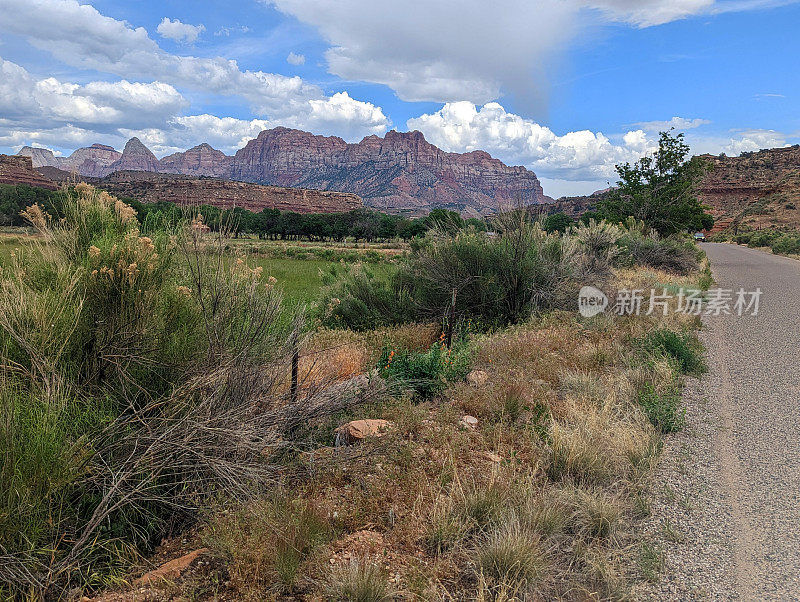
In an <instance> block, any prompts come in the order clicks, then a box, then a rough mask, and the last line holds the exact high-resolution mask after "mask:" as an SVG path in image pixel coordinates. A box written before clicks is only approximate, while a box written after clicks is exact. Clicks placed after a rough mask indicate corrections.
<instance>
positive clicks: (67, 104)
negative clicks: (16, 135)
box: [0, 57, 188, 130]
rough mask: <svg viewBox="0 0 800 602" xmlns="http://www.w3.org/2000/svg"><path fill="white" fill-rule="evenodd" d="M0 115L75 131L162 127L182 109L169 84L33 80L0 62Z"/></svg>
mask: <svg viewBox="0 0 800 602" xmlns="http://www.w3.org/2000/svg"><path fill="white" fill-rule="evenodd" d="M0 74H2V78H0V114H2V115H3V117H5V119H6V121H7V122H11V123H15V124H17V125H19V126H25V125H39V126H40V127H47V126H59V125H62V124H71V125H74V126H78V127H86V126H94V127H96V128H98V129H101V130H102V129H104V128H106V127H109V126H110V127H119V126H121V125H127V126H128V127H147V126H150V125H154V124H159V123H162V122H163V121H164V120H165V119H167V118H169V117H171V116H173V115H175V114H176V113H177V112H178V111H180V110H182V109H183V108H185V107H186V106H188V102H187V101H186V100H185V99H184V98H183V96H181V94H180V93H179V92H178V91H177V90H176V89H175V88H173V87H172V86H170V85H169V84H164V83H161V82H153V83H150V84H143V83H131V82H128V81H126V80H121V81H117V82H101V81H98V82H89V83H87V84H83V85H80V84H73V83H69V82H62V81H59V80H57V79H56V78H54V77H48V78H45V79H41V80H37V79H36V78H35V77H33V76H32V75H31V74H30V73H28V72H27V71H26V70H25V69H24V68H22V67H21V66H19V65H17V64H15V63H12V62H10V61H6V60H4V59H3V58H2V57H0Z"/></svg>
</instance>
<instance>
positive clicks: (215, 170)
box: [22, 127, 550, 217]
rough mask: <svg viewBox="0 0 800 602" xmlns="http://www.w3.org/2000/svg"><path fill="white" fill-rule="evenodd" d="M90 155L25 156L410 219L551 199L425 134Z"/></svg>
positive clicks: (279, 135)
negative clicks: (338, 197)
mask: <svg viewBox="0 0 800 602" xmlns="http://www.w3.org/2000/svg"><path fill="white" fill-rule="evenodd" d="M99 146H100V145H94V146H93V147H89V148H90V149H98V148H99ZM104 148H106V149H107V148H108V147H104ZM85 150H87V149H79V150H78V151H75V153H73V154H72V155H71V156H70V157H68V158H67V159H62V158H59V157H54V156H53V155H52V153H49V151H46V152H44V151H42V149H30V148H28V147H26V149H23V151H22V152H23V153H28V154H30V155H31V156H34V155H35V159H36V163H35V165H36V166H37V167H40V166H44V165H50V166H53V167H58V168H59V169H64V170H65V171H72V170H77V171H78V172H79V173H80V174H82V175H84V176H93V177H101V176H105V175H107V174H109V173H112V172H115V171H124V170H128V171H130V170H134V171H145V172H162V173H173V174H182V175H190V176H210V177H216V178H224V179H231V180H237V181H242V182H251V183H255V184H264V185H271V186H280V187H301V188H312V189H317V190H328V191H337V192H347V193H352V194H355V195H358V196H360V197H361V198H363V199H364V201H365V203H366V204H367V205H369V206H371V207H376V208H378V209H381V210H383V211H389V212H394V213H406V214H410V215H419V214H423V213H425V212H427V211H429V210H430V209H431V208H433V207H445V208H448V209H452V210H455V211H459V212H461V213H462V214H463V215H464V216H466V217H469V216H478V215H486V214H489V213H493V212H495V211H497V210H498V208H501V207H504V206H510V205H513V204H517V203H523V204H534V203H544V202H548V201H549V200H550V199H548V198H547V197H545V196H544V193H543V191H542V187H541V185H540V183H539V180H538V179H537V178H536V175H535V174H534V173H533V172H531V171H529V170H527V169H525V168H524V167H509V166H507V165H505V164H504V163H502V162H501V161H499V160H497V159H493V158H492V157H491V156H490V155H489V154H487V153H485V152H483V151H473V152H470V153H464V154H458V153H447V152H445V151H443V150H441V149H439V148H437V147H436V146H434V145H433V144H430V143H429V142H428V141H426V140H425V137H424V136H423V135H422V133H420V132H405V133H403V132H395V131H391V132H388V133H387V134H386V136H384V137H383V138H381V137H379V136H368V137H366V138H364V139H363V140H362V141H361V142H359V143H357V144H348V143H347V142H345V141H344V140H342V139H341V138H337V137H335V136H317V135H314V134H311V133H309V132H303V131H300V130H293V129H288V128H283V127H278V128H274V129H271V130H265V131H263V132H261V133H260V134H259V135H258V137H257V138H255V139H254V140H251V141H250V142H248V143H247V144H246V145H245V146H244V148H241V149H239V151H237V152H236V154H235V155H234V156H232V157H230V156H227V155H225V154H224V153H222V152H221V151H219V150H216V149H214V148H212V147H211V146H209V145H208V144H201V145H199V146H196V147H194V148H192V149H189V150H188V151H185V152H182V153H174V154H172V155H169V156H167V157H164V158H163V159H161V161H159V160H158V159H156V157H155V156H154V155H153V154H152V153H151V152H150V151H149V150H148V149H147V148H146V147H145V146H144V145H143V144H142V143H141V142H140V141H139V140H138V139H137V138H132V139H131V140H130V141H129V142H128V143H127V144H126V146H125V150H124V151H123V153H122V155H121V156H118V157H117V158H116V159H114V160H113V161H111V162H108V161H107V159H108V157H105V156H104V157H103V160H102V161H101V160H100V159H98V158H93V159H92V161H93V162H91V161H89V160H88V159H83V160H82V161H81V162H80V163H79V164H78V158H82V157H83V154H85V153H82V151H85ZM114 152H116V151H114ZM48 153H49V154H48ZM73 158H74V159H73Z"/></svg>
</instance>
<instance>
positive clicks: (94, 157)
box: [18, 144, 122, 177]
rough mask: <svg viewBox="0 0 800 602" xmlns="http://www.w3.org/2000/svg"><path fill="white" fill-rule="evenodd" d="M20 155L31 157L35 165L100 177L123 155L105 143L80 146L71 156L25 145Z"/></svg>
mask: <svg viewBox="0 0 800 602" xmlns="http://www.w3.org/2000/svg"><path fill="white" fill-rule="evenodd" d="M18 154H19V155H22V156H26V157H30V158H31V160H32V161H33V167H34V168H39V167H57V168H59V169H62V170H64V171H69V172H77V173H79V174H80V175H82V176H89V177H100V176H104V175H106V174H107V173H108V168H109V166H110V165H112V164H113V163H114V162H115V161H117V160H118V159H119V158H120V157H121V156H122V155H120V154H119V153H118V152H117V151H116V150H114V149H113V148H112V147H110V146H107V145H105V144H92V146H88V147H86V148H79V149H78V150H76V151H75V152H74V153H72V154H71V155H70V156H69V157H56V156H55V155H53V152H52V151H50V150H48V149H46V148H33V147H30V146H26V147H24V148H23V149H22V150H21V151H19V153H18Z"/></svg>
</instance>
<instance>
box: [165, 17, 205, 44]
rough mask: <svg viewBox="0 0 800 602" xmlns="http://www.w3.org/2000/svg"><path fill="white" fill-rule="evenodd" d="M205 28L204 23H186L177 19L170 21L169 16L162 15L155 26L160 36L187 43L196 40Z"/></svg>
mask: <svg viewBox="0 0 800 602" xmlns="http://www.w3.org/2000/svg"><path fill="white" fill-rule="evenodd" d="M205 30H206V26H205V25H202V24H201V25H189V24H188V23H181V22H180V21H179V20H178V19H175V20H174V21H172V20H170V18H169V17H164V19H163V20H162V21H161V23H159V24H158V27H157V28H156V31H157V32H158V35H160V36H161V37H162V38H169V39H170V40H175V41H176V42H187V43H189V44H191V43H192V42H194V41H195V40H197V38H198V36H199V35H200V34H201V33H203V32H204V31H205Z"/></svg>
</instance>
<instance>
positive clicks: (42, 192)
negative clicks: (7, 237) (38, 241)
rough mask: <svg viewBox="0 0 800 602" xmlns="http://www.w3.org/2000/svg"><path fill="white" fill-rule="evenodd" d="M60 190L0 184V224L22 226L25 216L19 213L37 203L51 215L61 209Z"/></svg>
mask: <svg viewBox="0 0 800 602" xmlns="http://www.w3.org/2000/svg"><path fill="white" fill-rule="evenodd" d="M62 197H63V193H62V192H61V191H57V190H56V191H53V190H47V189H46V188H36V187H33V186H28V185H27V184H16V185H14V184H0V226H24V225H26V224H27V222H26V221H25V218H24V217H22V215H20V214H21V213H22V211H24V210H25V208H26V207H30V206H31V205H34V204H39V205H41V206H42V207H44V208H45V210H46V211H48V212H49V213H51V214H52V215H58V214H59V211H60V209H61V203H62Z"/></svg>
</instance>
